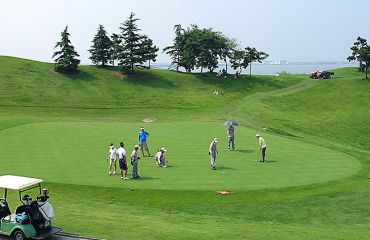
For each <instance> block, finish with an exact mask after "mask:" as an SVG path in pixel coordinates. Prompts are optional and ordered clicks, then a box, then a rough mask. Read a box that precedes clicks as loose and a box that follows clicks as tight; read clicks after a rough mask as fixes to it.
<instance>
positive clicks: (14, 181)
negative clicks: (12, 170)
mask: <svg viewBox="0 0 370 240" xmlns="http://www.w3.org/2000/svg"><path fill="white" fill-rule="evenodd" d="M42 182H43V180H42V179H36V178H28V177H19V176H12V175H4V176H0V188H6V189H12V190H22V189H25V188H28V187H32V186H35V185H38V184H39V183H42Z"/></svg>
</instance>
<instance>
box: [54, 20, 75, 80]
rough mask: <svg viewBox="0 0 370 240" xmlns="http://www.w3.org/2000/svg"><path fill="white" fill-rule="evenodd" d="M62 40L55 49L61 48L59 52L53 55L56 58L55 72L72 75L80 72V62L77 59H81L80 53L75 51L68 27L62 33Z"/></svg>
mask: <svg viewBox="0 0 370 240" xmlns="http://www.w3.org/2000/svg"><path fill="white" fill-rule="evenodd" d="M61 36H62V40H61V41H60V42H57V44H56V45H55V47H54V48H60V50H59V51H56V52H55V53H54V55H53V58H55V57H56V59H55V60H54V61H55V64H54V70H55V71H56V72H60V73H71V72H77V71H78V64H79V63H80V60H79V59H77V58H76V57H79V56H80V55H78V53H77V52H76V51H75V48H74V47H73V46H72V44H71V41H70V40H69V37H70V34H69V33H68V26H66V28H65V29H64V31H63V32H62V33H61Z"/></svg>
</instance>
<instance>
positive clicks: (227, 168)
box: [0, 122, 361, 190]
mask: <svg viewBox="0 0 370 240" xmlns="http://www.w3.org/2000/svg"><path fill="white" fill-rule="evenodd" d="M141 126H145V127H146V128H147V129H148V131H149V132H150V134H151V135H150V137H149V147H150V149H151V152H152V154H153V155H154V154H155V153H156V149H157V148H160V147H162V146H165V147H166V148H167V149H168V152H167V154H166V155H167V159H168V161H169V168H167V169H163V168H158V167H156V166H155V164H154V158H149V157H145V158H142V159H141V160H140V163H139V173H140V175H141V176H142V178H141V179H140V180H130V181H122V180H121V179H120V176H118V175H117V176H108V174H107V160H106V156H107V152H108V146H109V144H110V143H111V142H114V143H115V144H116V146H118V143H119V142H120V141H121V140H123V141H124V142H125V144H126V150H127V153H128V154H130V153H131V151H132V149H133V146H134V145H135V144H136V143H137V134H138V130H139V127H141ZM256 133H257V132H256V130H253V129H249V128H247V127H243V126H239V127H237V128H236V147H237V151H236V152H228V151H227V141H226V127H225V126H223V125H222V122H195V123H194V122H176V123H150V124H143V123H107V122H45V123H33V124H25V125H20V126H16V127H12V128H8V129H5V130H2V131H1V132H0V145H1V146H2V147H1V149H0V156H2V167H1V169H0V174H15V175H25V176H33V177H40V178H43V179H44V180H45V181H48V182H54V183H68V184H78V185H92V186H106V187H122V188H133V189H136V188H137V189H163V190H167V189H168V190H219V189H227V190H250V189H261V188H275V187H287V186H298V185H306V184H313V183H320V182H325V181H330V180H334V179H339V178H343V177H346V176H349V175H352V174H354V173H356V172H357V171H359V169H360V168H361V164H360V163H359V162H358V161H357V160H356V159H355V158H354V157H351V156H349V155H347V154H344V153H341V152H338V151H334V150H330V149H328V148H325V147H319V146H315V145H312V144H307V143H304V142H303V141H301V140H300V139H299V138H285V137H281V136H276V135H271V134H263V133H262V134H263V135H264V136H265V139H266V141H267V144H268V153H267V154H268V155H267V156H268V157H267V160H268V162H267V163H258V162H256V160H257V158H258V145H257V142H256V139H255V137H254V136H255V134H256ZM213 137H218V138H219V152H220V155H219V157H218V159H217V166H218V170H217V171H211V170H210V167H209V157H208V146H209V143H210V141H211V140H212V138H213ZM129 173H130V175H131V166H130V169H129Z"/></svg>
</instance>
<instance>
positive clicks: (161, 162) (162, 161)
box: [154, 147, 167, 168]
mask: <svg viewBox="0 0 370 240" xmlns="http://www.w3.org/2000/svg"><path fill="white" fill-rule="evenodd" d="M165 152H167V149H166V148H165V147H162V148H161V149H160V150H159V151H158V152H157V154H156V155H155V157H154V158H155V161H156V163H155V164H156V165H157V167H163V168H166V167H167V164H166V158H165V156H164V153H165Z"/></svg>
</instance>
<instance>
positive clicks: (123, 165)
mask: <svg viewBox="0 0 370 240" xmlns="http://www.w3.org/2000/svg"><path fill="white" fill-rule="evenodd" d="M119 168H120V169H122V170H127V163H126V161H124V160H122V159H120V160H119Z"/></svg>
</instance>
